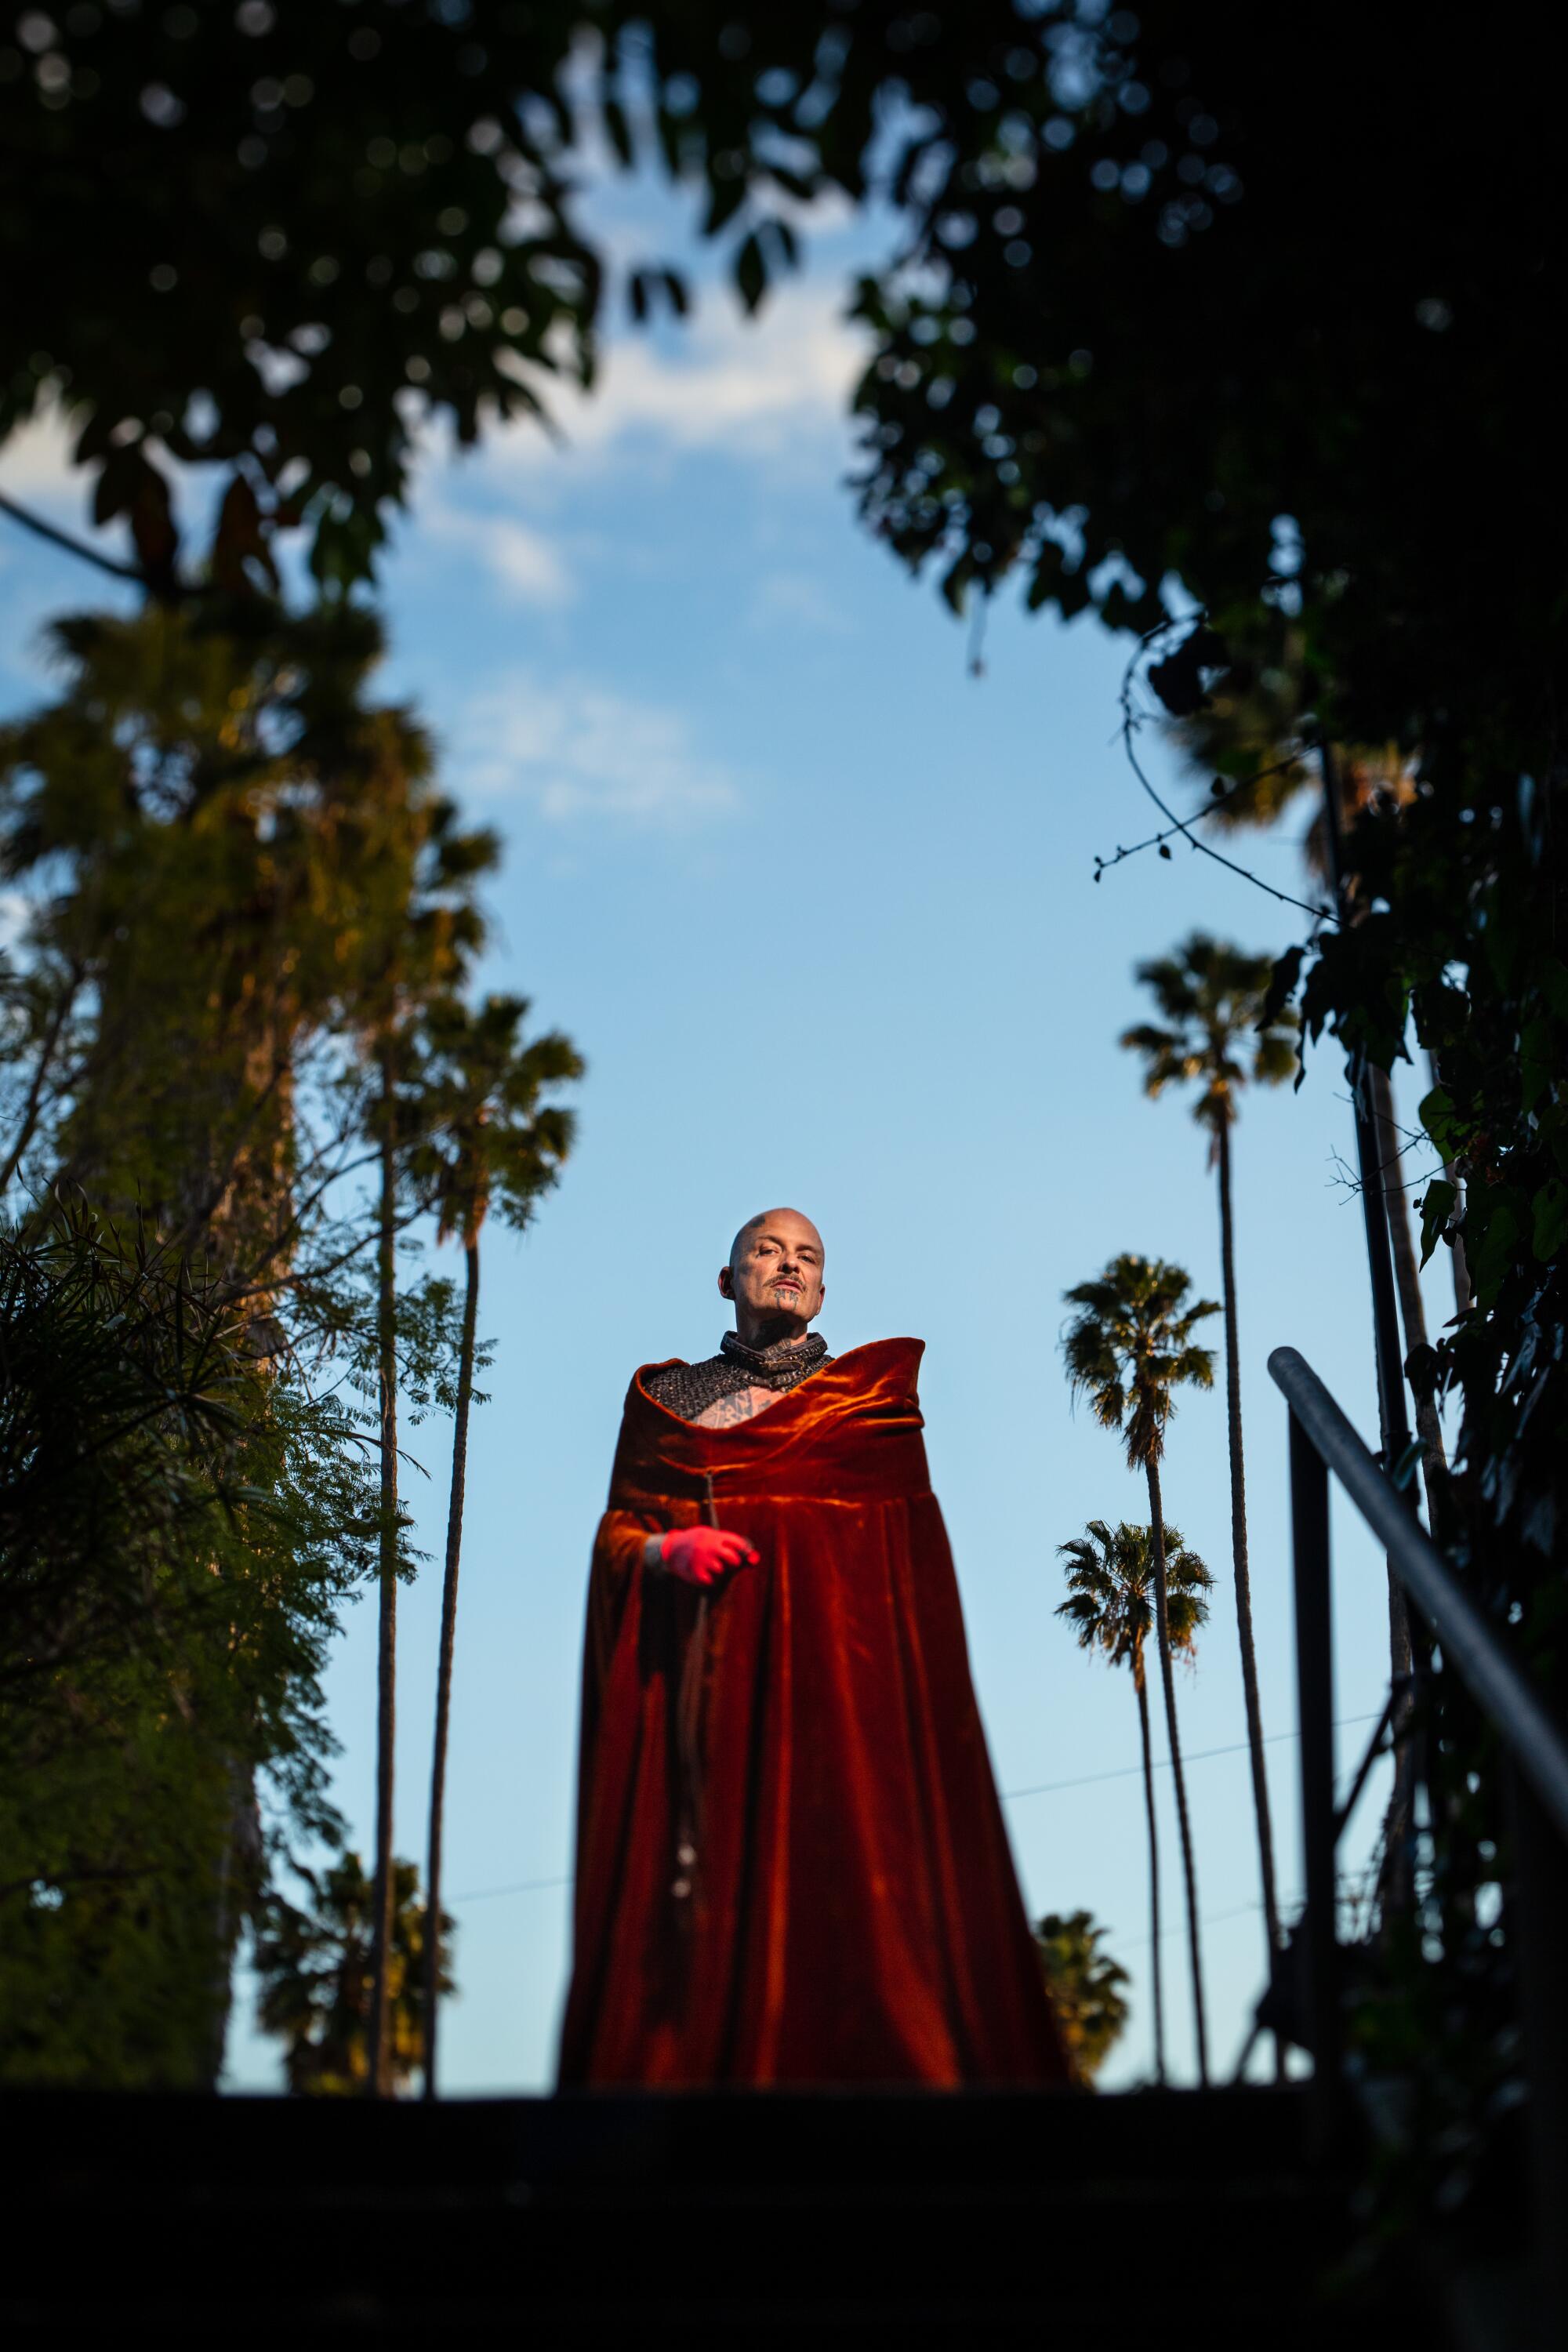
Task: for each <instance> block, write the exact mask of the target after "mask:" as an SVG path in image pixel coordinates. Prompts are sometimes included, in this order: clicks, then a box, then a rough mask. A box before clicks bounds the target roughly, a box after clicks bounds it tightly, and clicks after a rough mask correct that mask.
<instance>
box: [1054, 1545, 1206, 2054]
mask: <svg viewBox="0 0 1568 2352" xmlns="http://www.w3.org/2000/svg"><path fill="white" fill-rule="evenodd" d="M1057 1549H1058V1551H1059V1552H1060V1553H1061V1554H1062V1556H1063V1558H1064V1559H1066V1560H1068V1563H1069V1565H1068V1571H1067V1579H1068V1598H1067V1599H1066V1600H1065V1601H1063V1602H1062V1604H1061V1606H1060V1607H1059V1608H1058V1611H1057V1615H1058V1617H1065V1618H1066V1619H1067V1620H1068V1622H1069V1624H1071V1625H1072V1626H1073V1627H1074V1628H1075V1630H1076V1632H1077V1633H1078V1640H1079V1648H1080V1649H1082V1650H1100V1651H1102V1652H1103V1653H1104V1654H1105V1656H1106V1658H1107V1659H1108V1661H1109V1662H1110V1664H1111V1665H1113V1666H1121V1665H1126V1666H1131V1669H1132V1687H1133V1689H1134V1691H1135V1692H1136V1693H1137V1697H1138V1734H1139V1738H1140V1741H1141V1743H1142V1755H1143V1811H1144V1817H1145V1820H1146V1821H1147V1822H1148V1826H1149V1924H1150V1927H1151V1929H1152V1953H1153V1960H1152V1968H1153V1987H1154V2075H1155V2080H1156V2081H1157V2082H1161V2083H1163V2081H1164V2079H1165V1990H1164V1961H1163V1954H1162V1950H1161V1934H1160V1832H1159V1829H1158V1826H1157V1823H1156V1816H1155V1811H1154V1758H1153V1751H1152V1746H1151V1743H1150V1738H1149V1692H1148V1685H1147V1682H1146V1679H1145V1675H1144V1670H1143V1651H1144V1645H1145V1643H1147V1641H1148V1638H1149V1633H1150V1628H1151V1626H1152V1623H1153V1609H1152V1592H1153V1589H1154V1542H1153V1537H1152V1532H1151V1530H1150V1529H1149V1528H1134V1527H1129V1526H1128V1524H1127V1522H1126V1520H1125V1519H1123V1520H1122V1521H1121V1525H1120V1526H1119V1527H1118V1528H1117V1529H1116V1532H1115V1534H1114V1535H1113V1534H1112V1533H1111V1531H1110V1528H1108V1527H1107V1526H1106V1523H1105V1521H1104V1520H1103V1519H1090V1521H1089V1532H1088V1534H1087V1536H1075V1537H1074V1538H1072V1540H1071V1542H1070V1543H1065V1544H1059V1545H1058V1547H1057ZM1213 1582H1214V1579H1213V1577H1212V1576H1210V1574H1209V1572H1208V1570H1207V1569H1206V1568H1205V1566H1204V1563H1203V1561H1202V1560H1201V1559H1199V1558H1198V1556H1197V1554H1196V1552H1194V1551H1189V1550H1188V1549H1187V1548H1186V1546H1185V1544H1184V1542H1183V1540H1182V1538H1181V1536H1180V1534H1179V1533H1178V1532H1177V1530H1176V1529H1175V1528H1166V1529H1165V1595H1166V1600H1165V1615H1166V1621H1167V1622H1168V1624H1169V1626H1170V1629H1171V1646H1172V1648H1173V1649H1176V1650H1180V1651H1181V1652H1182V1653H1183V1654H1184V1656H1185V1657H1188V1658H1190V1657H1191V1656H1192V1655H1193V1651H1194V1640H1195V1636H1196V1633H1197V1629H1198V1627H1199V1626H1200V1625H1202V1624H1203V1623H1204V1622H1205V1621H1206V1619H1207V1617H1208V1613H1209V1609H1208V1602H1207V1601H1206V1600H1205V1597H1204V1596H1205V1593H1206V1592H1207V1591H1208V1590H1209V1587H1210V1586H1211V1585H1212V1584H1213ZM1044 1926H1045V1923H1044V1921H1042V1922H1041V1929H1042V1932H1043V1929H1044Z"/></svg>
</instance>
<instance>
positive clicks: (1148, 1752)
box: [1132, 1648, 1165, 2086]
mask: <svg viewBox="0 0 1568 2352" xmlns="http://www.w3.org/2000/svg"><path fill="white" fill-rule="evenodd" d="M1132 1685H1133V1688H1134V1689H1135V1690H1136V1691H1137V1693H1138V1729H1139V1732H1140V1734H1141V1736H1142V1742H1143V1811H1144V1814H1145V1816H1146V1818H1147V1820H1148V1823H1149V1925H1150V1927H1151V1928H1152V1931H1153V1934H1152V1943H1151V1949H1152V1954H1153V1958H1152V1963H1151V1965H1152V1982H1153V1987H1154V2080H1155V2081H1156V2083H1158V2084H1161V2085H1162V2086H1163V2084H1164V2080H1165V1964H1164V1960H1163V1957H1162V1955H1161V1950H1160V1832H1159V1829H1158V1826H1157V1824H1156V1822H1155V1815H1154V1753H1153V1748H1152V1745H1151V1742H1150V1738H1149V1690H1148V1685H1147V1684H1146V1683H1145V1681H1144V1679H1143V1653H1142V1648H1140V1649H1139V1651H1138V1652H1137V1654H1136V1655H1135V1656H1134V1658H1133V1661H1132Z"/></svg>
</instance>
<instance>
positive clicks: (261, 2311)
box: [0, 2091, 1409, 2352]
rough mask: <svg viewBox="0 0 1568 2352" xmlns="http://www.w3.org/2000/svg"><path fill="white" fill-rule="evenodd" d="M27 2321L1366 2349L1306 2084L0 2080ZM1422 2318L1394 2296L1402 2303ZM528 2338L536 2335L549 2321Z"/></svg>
mask: <svg viewBox="0 0 1568 2352" xmlns="http://www.w3.org/2000/svg"><path fill="white" fill-rule="evenodd" d="M5 2113H6V2120H7V2123H8V2125H9V2132H8V2138H9V2141H10V2144H11V2146H12V2147H14V2148H17V2147H20V2148H25V2149H26V2151H27V2171H26V2179H25V2180H24V2182H23V2184H22V2188H21V2190H20V2194H19V2195H18V2196H16V2197H15V2198H14V2199H13V2200H12V2204H11V2215H10V2218H11V2222H12V2229H13V2232H14V2238H13V2243H14V2245H15V2246H16V2249H17V2252H18V2254H19V2255H20V2256H21V2257H22V2259H21V2260H19V2261H17V2262H14V2263H11V2264H9V2265H7V2266H6V2275H5V2284H4V2285H3V2286H0V2313H4V2314H5V2315H7V2316H10V2317H11V2318H13V2319H14V2320H20V2321H25V2322H31V2323H34V2324H59V2323H60V2322H61V2321H62V2320H68V2319H76V2320H78V2321H79V2322H88V2321H101V2320H103V2319H107V2318H113V2317H118V2318H121V2319H124V2318H133V2319H135V2320H136V2321H138V2322H139V2323H140V2324H142V2325H145V2326H163V2325H167V2326H198V2325H199V2326H217V2325H222V2324H226V2322H227V2321H228V2320H229V2319H231V2318H232V2317H233V2316H234V2315H236V2314H237V2313H241V2312H243V2313H244V2314H245V2315H248V2316H251V2317H254V2318H256V2319H258V2320H260V2319H266V2320H268V2321H271V2322H275V2323H278V2324H288V2323H293V2324H303V2323H306V2322H310V2323H322V2324H325V2323H329V2322H330V2323H333V2324H338V2325H343V2326H369V2327H373V2328H376V2329H384V2328H395V2327H399V2326H411V2325H416V2324H417V2325H429V2324H431V2323H433V2322H437V2321H438V2322H439V2323H440V2324H441V2325H443V2326H463V2327H467V2326H474V2327H479V2326H499V2325H501V2324H509V2325H510V2324H514V2323H515V2324H519V2325H521V2324H526V2325H527V2326H528V2327H529V2330H530V2335H531V2340H533V2341H537V2342H542V2343H552V2342H560V2343H563V2344H579V2343H583V2344H587V2343H591V2342H597V2341H600V2340H603V2341H606V2342H608V2341H611V2340H615V2339H616V2338H617V2337H618V2338H619V2340H621V2341H623V2342H624V2340H625V2336H626V2333H627V2332H628V2331H636V2330H646V2329H647V2326H650V2325H654V2324H657V2325H658V2326H660V2327H662V2328H665V2329H673V2328H675V2327H677V2326H679V2327H680V2328H681V2330H682V2331H683V2332H684V2333H685V2334H687V2335H688V2336H696V2337H697V2338H698V2339H699V2340H704V2339H705V2338H709V2337H710V2338H711V2339H712V2340H718V2339H719V2338H720V2337H721V2336H725V2334H726V2331H728V2336H729V2340H731V2341H751V2340H753V2339H754V2340H757V2341H771V2340H777V2339H780V2338H782V2336H783V2335H784V2334H785V2333H788V2334H790V2335H791V2336H792V2338H798V2337H799V2336H801V2335H802V2334H803V2333H804V2332H805V2331H807V2330H815V2331H825V2330H826V2331H828V2332H833V2331H847V2330H849V2329H851V2328H852V2329H853V2330H854V2331H855V2333H856V2335H857V2338H858V2340H861V2341H866V2342H869V2343H882V2342H887V2343H889V2344H890V2343H892V2342H893V2341H894V2340H895V2339H896V2340H897V2341H898V2342H899V2343H900V2344H901V2345H905V2344H910V2343H923V2342H933V2343H934V2342H946V2341H952V2342H961V2341H965V2340H974V2339H975V2338H976V2337H987V2336H1001V2335H1004V2334H1006V2335H1009V2336H1015V2337H1016V2336H1020V2335H1030V2336H1033V2335H1037V2334H1042V2333H1043V2332H1044V2331H1045V2330H1046V2329H1047V2327H1049V2328H1050V2329H1051V2330H1053V2331H1054V2330H1055V2329H1056V2328H1057V2327H1058V2326H1061V2325H1063V2324H1073V2325H1077V2326H1084V2327H1089V2328H1092V2329H1093V2331H1094V2341H1095V2344H1096V2346H1097V2347H1100V2352H1112V2347H1115V2352H1120V2347H1121V2345H1122V2344H1123V2343H1125V2344H1127V2345H1128V2346H1129V2347H1131V2344H1132V2343H1133V2341H1134V2340H1135V2339H1136V2340H1138V2342H1139V2343H1140V2346H1141V2347H1146V2345H1147V2343H1148V2341H1149V2338H1150V2334H1151V2332H1152V2330H1154V2329H1155V2328H1159V2329H1161V2330H1168V2329H1169V2328H1170V2327H1171V2326H1173V2325H1190V2326H1193V2327H1194V2328H1197V2327H1201V2328H1202V2329H1203V2330H1204V2334H1205V2344H1206V2345H1207V2346H1213V2347H1226V2352H1228V2347H1230V2346H1231V2345H1233V2344H1234V2345H1237V2346H1238V2347H1239V2346H1240V2345H1241V2344H1242V2343H1243V2342H1246V2343H1247V2345H1248V2346H1256V2344H1257V2343H1258V2340H1259V2337H1260V2336H1265V2335H1266V2336H1267V2338H1268V2343H1269V2345H1270V2347H1271V2352H1272V2347H1276V2346H1279V2347H1287V2352H1293V2347H1296V2346H1298V2345H1300V2346H1301V2347H1306V2346H1308V2345H1312V2346H1314V2347H1316V2346H1319V2345H1321V2343H1322V2342H1323V2341H1324V2338H1325V2336H1326V2335H1327V2334H1328V2333H1330V2332H1332V2334H1333V2336H1334V2337H1335V2338H1336V2345H1335V2352H1352V2347H1355V2346H1357V2345H1359V2343H1360V2342H1361V2340H1362V2337H1363V2334H1364V2335H1365V2338H1366V2340H1367V2342H1368V2343H1369V2344H1370V2343H1371V2341H1372V2336H1373V2328H1374V2326H1376V2327H1386V2325H1387V2315H1386V2313H1385V2312H1384V2310H1383V2308H1382V2300H1381V2296H1379V2295H1374V2294H1369V2293H1368V2292H1366V2291H1364V2290H1363V2291H1361V2292H1359V2293H1358V2294H1352V2295H1351V2296H1349V2297H1346V2296H1345V2295H1344V2294H1338V2295H1336V2294H1334V2293H1333V2291H1332V2288H1333V2275H1334V2273H1335V2272H1336V2269H1337V2267H1338V2266H1339V2265H1340V2264H1341V2263H1342V2258H1343V2256H1344V2254H1345V2252H1346V2251H1347V2249H1348V2248H1349V2246H1350V2244H1351V2242H1352V2230H1351V2227H1350V2223H1349V2220H1348V2212H1347V2204H1346V2198H1345V2194H1344V2189H1343V2185H1342V2183H1340V2182H1336V2181H1333V2180H1324V2179H1320V2178H1314V2177H1313V2176H1311V2175H1310V2173H1309V2172H1308V2170H1307V2168H1305V2166H1304V2164H1303V2162H1302V2158H1301V2112H1300V2100H1299V2097H1298V2096H1297V2095H1295V2094H1293V2093H1291V2092H1289V2091H1286V2092H1275V2091H1256V2092H1255V2091H1242V2092H1216V2093H1209V2094H1203V2095H1194V2094H1187V2093H1174V2094H1139V2095H1131V2096H1126V2097H1121V2098H1089V2097H1063V2096H1049V2095H1019V2094H1011V2093H980V2094H964V2095H962V2096H949V2095H910V2094H899V2093H891V2094H878V2095H849V2094H843V2093H831V2092H830V2093H824V2094H818V2095H795V2094H790V2095H772V2094H763V2095H755V2094H747V2095H728V2096H725V2095H716V2096H713V2095H701V2096H682V2097H668V2096H667V2097H646V2096H621V2095H586V2096H577V2097H569V2098H561V2099H522V2100H474V2101H462V2102H454V2103H451V2104H446V2103H443V2104H441V2105H436V2106H420V2105H396V2106H392V2107H377V2106H373V2105H369V2104H368V2103H365V2102H347V2101H345V2102H337V2101H319V2102H316V2101H290V2100H268V2099H252V2098H246V2099H233V2100H203V2099H181V2098H164V2097H146V2098H137V2097H105V2096H101V2095H91V2094H88V2095H70V2094H33V2093H27V2094H12V2095H9V2096H8V2097H7V2098H6V2099H5ZM1408 2316H1409V2314H1408V2311H1406V2312H1405V2317H1408ZM541 2331H542V2332H541Z"/></svg>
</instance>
